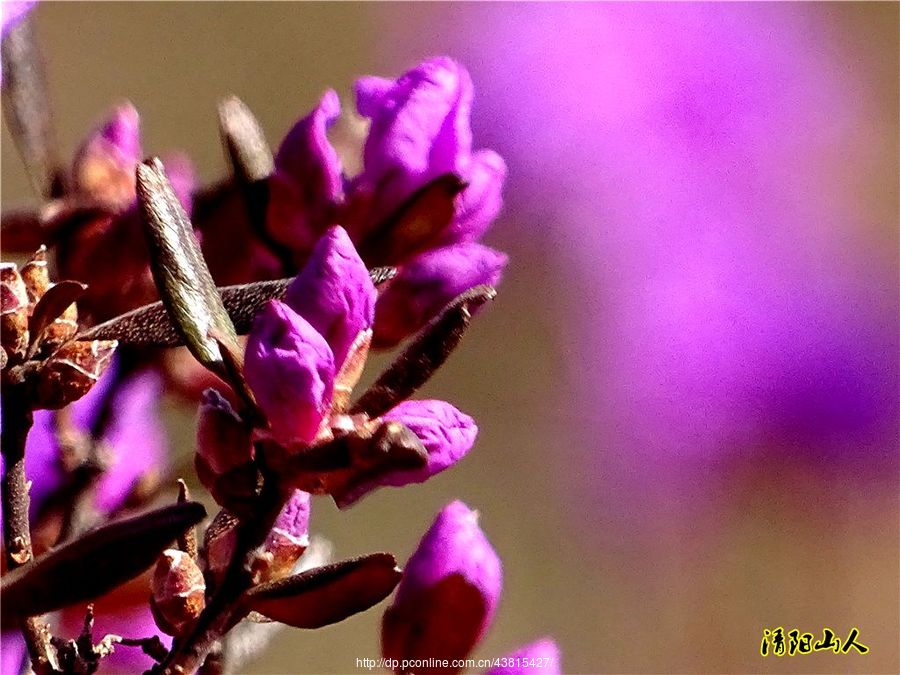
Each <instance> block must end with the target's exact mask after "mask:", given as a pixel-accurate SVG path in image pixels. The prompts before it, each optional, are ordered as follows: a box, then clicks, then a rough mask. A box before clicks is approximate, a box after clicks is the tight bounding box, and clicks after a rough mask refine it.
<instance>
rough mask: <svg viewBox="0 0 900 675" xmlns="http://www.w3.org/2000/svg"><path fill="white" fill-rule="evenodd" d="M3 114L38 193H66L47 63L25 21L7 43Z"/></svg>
mask: <svg viewBox="0 0 900 675" xmlns="http://www.w3.org/2000/svg"><path fill="white" fill-rule="evenodd" d="M2 67H3V94H4V101H3V103H4V105H3V110H4V112H5V113H6V122H7V124H8V125H9V130H10V133H11V134H12V137H13V140H14V141H15V144H16V148H17V149H18V150H19V154H20V155H21V156H22V160H23V161H24V163H25V168H26V170H27V171H28V176H29V178H31V184H32V186H33V187H34V190H35V192H37V194H38V195H40V196H41V197H43V198H45V199H49V198H51V197H57V196H59V195H60V194H61V193H62V192H63V191H64V186H63V173H62V170H61V169H60V163H59V152H58V149H57V144H56V137H55V134H54V132H53V121H52V115H51V106H50V97H49V95H48V93H47V78H46V75H45V73H44V62H43V58H42V57H41V54H40V50H39V49H38V45H37V41H36V39H35V34H34V26H33V24H32V19H31V18H30V17H25V18H24V19H22V20H21V21H20V22H19V23H18V24H17V25H16V26H14V27H13V28H12V29H11V30H10V31H9V33H8V34H7V35H6V37H5V38H4V39H3V47H2Z"/></svg>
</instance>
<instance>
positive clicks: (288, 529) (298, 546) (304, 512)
mask: <svg viewBox="0 0 900 675" xmlns="http://www.w3.org/2000/svg"><path fill="white" fill-rule="evenodd" d="M309 506H310V498H309V493H308V492H303V491H302V490H294V493H293V494H292V495H291V497H290V499H288V501H287V503H286V504H285V505H284V507H283V508H282V509H281V513H280V514H279V515H278V518H277V519H276V520H275V524H274V525H273V526H272V531H271V532H269V536H268V537H267V538H266V541H265V543H263V546H262V548H263V551H264V552H265V553H266V554H268V555H267V556H265V559H266V565H265V566H264V568H263V569H262V570H261V580H262V581H270V580H273V579H280V578H282V577H285V576H287V575H288V574H290V573H291V570H293V568H294V564H295V563H296V562H297V560H299V559H300V556H301V555H303V552H304V551H306V548H307V547H308V546H309Z"/></svg>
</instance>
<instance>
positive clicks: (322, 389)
mask: <svg viewBox="0 0 900 675" xmlns="http://www.w3.org/2000/svg"><path fill="white" fill-rule="evenodd" d="M334 374H335V367H334V355H333V354H332V352H331V348H330V347H329V346H328V344H327V343H326V342H325V338H323V337H322V336H321V335H320V334H319V332H318V331H317V330H316V329H315V328H314V327H313V326H311V325H310V323H309V322H308V321H307V320H306V319H304V318H303V317H302V316H300V315H299V314H297V313H296V312H295V311H294V310H293V309H291V308H290V307H288V306H287V305H286V304H284V303H282V302H278V301H276V300H273V301H271V302H269V303H268V304H267V305H266V306H265V308H264V309H263V310H262V311H261V312H260V313H259V315H257V317H256V320H255V321H254V323H253V329H252V330H251V331H250V337H249V339H248V341H247V350H246V356H245V359H244V375H245V376H246V378H247V382H248V384H249V385H250V388H251V389H252V390H253V393H254V394H255V395H256V400H257V402H258V403H259V405H260V407H261V408H262V409H263V411H264V412H265V413H266V416H267V417H268V420H269V424H270V426H271V429H272V435H273V436H274V437H275V438H276V440H278V441H279V442H281V443H291V442H293V441H299V442H303V443H309V442H310V441H312V440H313V439H314V438H315V436H316V433H317V432H318V430H319V425H320V424H321V422H322V418H323V417H324V415H325V414H326V413H327V412H328V409H329V406H330V405H331V396H332V392H333V387H334Z"/></svg>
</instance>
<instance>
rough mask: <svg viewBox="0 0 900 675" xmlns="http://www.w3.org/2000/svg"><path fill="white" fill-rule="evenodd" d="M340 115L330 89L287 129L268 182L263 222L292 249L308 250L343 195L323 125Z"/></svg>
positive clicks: (338, 165) (335, 158)
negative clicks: (266, 213) (267, 196)
mask: <svg viewBox="0 0 900 675" xmlns="http://www.w3.org/2000/svg"><path fill="white" fill-rule="evenodd" d="M340 114H341V103H340V100H339V99H338V95H337V93H336V92H334V91H333V90H328V91H326V92H325V93H324V94H323V95H322V99H321V100H320V101H319V104H318V106H316V108H315V109H314V110H313V111H312V112H311V113H310V114H309V115H307V116H306V117H304V118H303V119H301V120H300V121H299V122H297V124H295V125H294V127H293V128H292V129H291V130H290V131H289V132H288V134H287V136H285V138H284V140H283V141H282V142H281V147H279V149H278V153H277V154H276V156H275V173H274V174H273V175H272V177H271V178H270V180H269V193H270V194H269V207H268V208H269V210H268V216H267V224H268V228H269V231H270V232H271V234H272V236H273V237H275V238H276V239H277V240H278V241H280V242H282V243H284V244H285V245H287V246H290V247H291V248H294V249H300V250H302V249H304V248H308V247H309V246H311V245H312V244H313V242H314V241H315V239H316V237H317V236H318V235H319V234H320V233H321V231H322V229H323V228H325V227H327V226H328V225H329V224H331V223H330V222H328V221H329V220H330V216H331V212H332V210H333V208H334V206H335V204H336V203H337V202H338V201H339V199H340V197H341V191H342V188H343V179H342V174H341V162H340V159H339V158H338V155H337V153H336V152H335V150H334V148H333V147H332V145H331V143H330V142H329V140H328V136H327V133H326V132H327V129H328V127H329V126H331V124H332V123H333V122H334V121H335V120H336V119H337V118H338V117H339V116H340Z"/></svg>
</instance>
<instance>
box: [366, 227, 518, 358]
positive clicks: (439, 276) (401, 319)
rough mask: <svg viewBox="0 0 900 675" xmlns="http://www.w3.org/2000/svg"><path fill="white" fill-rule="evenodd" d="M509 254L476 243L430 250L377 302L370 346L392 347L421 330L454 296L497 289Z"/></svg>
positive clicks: (403, 270) (413, 261) (389, 287)
mask: <svg viewBox="0 0 900 675" xmlns="http://www.w3.org/2000/svg"><path fill="white" fill-rule="evenodd" d="M507 260H508V259H507V256H506V255H505V254H504V253H501V252H499V251H495V250H494V249H492V248H488V247H487V246H482V245H481V244H476V243H474V242H470V243H464V244H454V245H452V246H445V247H443V248H439V249H435V250H433V251H428V252H426V253H423V254H421V255H419V256H416V257H415V258H413V260H412V261H410V262H409V263H408V264H406V265H404V266H403V267H402V268H401V269H400V272H399V273H398V274H397V276H396V277H395V278H394V279H393V280H392V281H391V282H390V285H389V286H388V287H387V289H386V290H385V291H384V292H383V294H382V295H381V297H380V298H379V299H378V304H377V305H376V311H375V339H374V344H376V345H377V346H379V347H391V346H393V345H395V344H397V343H398V342H400V341H401V340H403V339H404V338H406V337H407V336H408V335H411V334H412V333H414V332H415V331H417V330H419V329H420V328H421V327H422V326H424V325H425V324H426V323H428V321H430V320H431V319H432V318H433V317H434V316H435V315H437V313H438V312H440V311H441V309H443V308H444V306H445V305H446V304H447V303H448V302H450V301H451V300H453V298H455V297H456V296H457V295H459V294H460V293H463V292H464V291H467V290H468V289H470V288H473V287H474V286H477V285H479V284H490V285H496V284H497V283H499V281H500V278H501V276H502V272H503V268H504V267H505V266H506V262H507Z"/></svg>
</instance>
